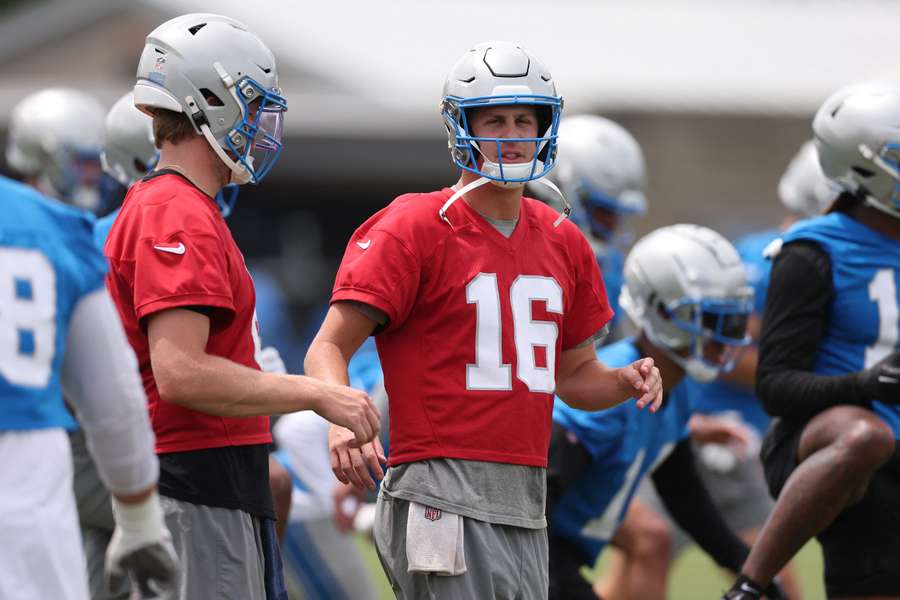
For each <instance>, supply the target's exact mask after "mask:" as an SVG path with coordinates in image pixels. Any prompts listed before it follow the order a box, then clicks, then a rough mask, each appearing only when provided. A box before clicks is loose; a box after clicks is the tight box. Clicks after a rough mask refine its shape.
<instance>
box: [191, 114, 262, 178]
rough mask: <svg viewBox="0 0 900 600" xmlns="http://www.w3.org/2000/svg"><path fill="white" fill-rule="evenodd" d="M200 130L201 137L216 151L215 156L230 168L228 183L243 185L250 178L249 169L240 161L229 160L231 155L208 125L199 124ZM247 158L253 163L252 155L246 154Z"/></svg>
mask: <svg viewBox="0 0 900 600" xmlns="http://www.w3.org/2000/svg"><path fill="white" fill-rule="evenodd" d="M200 131H201V132H202V133H203V137H205V138H206V141H207V142H208V143H209V145H210V147H211V148H212V149H213V152H215V153H216V156H218V157H219V160H221V161H222V162H223V163H225V166H227V167H228V168H229V169H231V181H230V182H229V183H237V184H238V185H244V184H245V183H248V182H249V181H250V179H251V175H250V171H248V170H247V167H245V166H244V165H243V164H241V163H236V162H234V161H233V160H231V157H230V156H228V154H227V153H226V152H225V150H224V149H223V148H222V146H220V145H219V142H218V141H216V138H215V137H214V136H213V134H212V131H210V130H209V125H207V124H206V123H204V124H203V125H201V126H200ZM247 160H248V161H250V163H251V164H252V163H253V157H252V156H248V157H247Z"/></svg>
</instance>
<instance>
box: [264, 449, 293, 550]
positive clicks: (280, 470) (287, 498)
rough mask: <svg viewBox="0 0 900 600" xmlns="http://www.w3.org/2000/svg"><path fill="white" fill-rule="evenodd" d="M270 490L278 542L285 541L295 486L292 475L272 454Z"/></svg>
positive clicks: (270, 460)
mask: <svg viewBox="0 0 900 600" xmlns="http://www.w3.org/2000/svg"><path fill="white" fill-rule="evenodd" d="M269 489H270V490H271V492H272V505H273V507H274V508H275V531H276V534H277V535H278V541H283V540H284V533H285V529H286V528H287V524H288V515H289V514H290V512H291V494H292V493H293V490H294V484H293V482H291V474H290V473H288V471H287V469H285V468H284V467H283V466H281V463H280V462H278V461H277V460H276V459H275V458H274V457H273V456H272V455H271V454H270V455H269Z"/></svg>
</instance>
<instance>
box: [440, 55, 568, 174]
mask: <svg viewBox="0 0 900 600" xmlns="http://www.w3.org/2000/svg"><path fill="white" fill-rule="evenodd" d="M511 104H527V105H531V106H534V107H535V108H536V109H537V113H538V137H536V138H517V139H513V138H488V137H475V136H473V135H472V132H471V131H470V130H469V123H468V118H469V112H468V111H469V110H470V109H472V108H478V107H480V106H486V105H493V106H497V105H511ZM561 113H562V98H561V97H560V96H559V95H557V93H556V84H555V83H554V82H553V78H552V77H551V76H550V72H549V71H548V70H547V69H546V68H545V67H544V65H543V64H541V62H540V61H539V60H538V59H537V58H535V57H534V56H533V55H532V54H530V53H529V52H528V51H527V50H524V49H523V48H522V47H521V46H519V45H518V44H514V43H511V42H497V41H495V42H485V43H482V44H478V45H477V46H475V47H474V48H472V49H471V50H469V51H468V52H466V53H465V55H463V57H462V58H461V59H459V61H457V63H456V64H455V65H454V66H453V68H452V69H451V70H450V74H449V75H447V79H446V80H445V82H444V92H443V100H442V101H441V115H442V116H443V117H444V125H445V127H446V128H447V139H448V145H449V147H450V156H451V158H452V159H453V162H454V163H455V164H456V166H458V167H459V168H460V169H464V170H466V171H471V172H473V173H475V174H477V175H479V176H481V177H485V178H487V179H489V180H491V181H492V182H494V183H496V184H498V185H502V186H510V187H521V186H523V185H525V182H527V181H531V180H533V179H538V178H540V177H543V176H544V175H546V174H547V173H548V172H549V171H550V169H552V168H553V164H554V162H555V159H556V131H557V128H558V127H559V117H560V115H561ZM511 141H517V142H524V143H530V144H534V156H533V157H532V160H531V161H530V162H525V163H510V164H507V163H504V162H503V158H502V157H501V156H500V144H501V143H502V142H511ZM484 144H497V149H498V152H497V161H498V162H496V163H495V162H492V161H490V160H487V158H486V157H485V156H484V155H483V153H482V151H481V146H483V145H484ZM479 155H481V156H480V158H479Z"/></svg>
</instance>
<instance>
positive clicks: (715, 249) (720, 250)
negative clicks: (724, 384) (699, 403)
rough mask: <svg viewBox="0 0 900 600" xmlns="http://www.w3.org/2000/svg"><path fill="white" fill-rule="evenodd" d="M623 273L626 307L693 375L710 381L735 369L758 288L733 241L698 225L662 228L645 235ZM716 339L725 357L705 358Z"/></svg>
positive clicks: (622, 300)
mask: <svg viewBox="0 0 900 600" xmlns="http://www.w3.org/2000/svg"><path fill="white" fill-rule="evenodd" d="M623 275H624V283H623V286H622V293H621V295H620V297H619V303H620V304H621V306H622V308H623V309H624V310H625V312H626V313H627V314H628V316H629V317H630V318H631V320H632V321H633V322H634V323H635V325H636V326H637V327H638V328H640V329H641V330H643V331H644V333H645V334H646V335H647V337H648V338H649V339H650V340H651V341H652V342H653V343H654V344H655V345H657V346H659V347H660V348H661V349H662V350H664V351H665V352H666V354H668V355H669V357H671V358H672V360H674V361H675V362H676V363H678V364H679V365H681V366H682V367H683V368H684V369H685V372H686V373H687V374H688V375H689V376H691V377H693V378H694V379H696V380H698V381H711V380H713V379H715V378H716V376H717V375H718V374H719V373H721V372H726V371H728V370H730V369H731V368H733V367H734V361H735V359H736V357H737V353H738V350H739V348H741V347H742V346H746V345H747V344H749V343H750V338H749V336H748V335H747V320H748V318H749V316H750V314H751V313H752V312H753V290H752V288H750V287H749V286H748V285H747V272H746V269H745V268H744V263H743V261H741V257H740V255H739V254H738V253H737V250H735V248H734V246H732V245H731V242H729V241H728V240H726V239H725V238H724V237H722V236H721V235H719V234H718V233H716V232H715V231H713V230H712V229H708V228H706V227H700V226H699V225H671V226H669V227H663V228H661V229H657V230H656V231H653V232H652V233H650V234H648V235H646V236H645V237H643V238H641V239H640V240H638V242H637V243H636V244H635V245H634V248H632V250H631V252H630V253H629V254H628V257H627V258H626V259H625V268H624V273H623ZM709 342H718V343H720V344H722V345H723V346H724V352H723V353H722V356H721V357H720V360H718V361H715V362H711V361H710V360H709V359H708V358H707V357H705V356H704V350H705V349H704V346H705V345H706V344H708V343H709ZM684 350H687V355H686V356H685V355H684Z"/></svg>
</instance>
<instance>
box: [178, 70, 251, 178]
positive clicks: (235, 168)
mask: <svg viewBox="0 0 900 600" xmlns="http://www.w3.org/2000/svg"><path fill="white" fill-rule="evenodd" d="M217 64H218V63H217ZM185 102H187V105H188V107H189V108H190V109H191V114H190V115H188V116H189V117H190V119H191V121H193V122H194V123H197V122H198V120H201V119H202V121H201V122H200V133H201V134H203V137H204V138H206V143H208V144H209V146H210V148H212V149H213V152H215V153H216V156H218V157H219V160H221V161H222V162H223V163H225V166H227V167H228V168H229V169H230V170H231V179H230V181H229V183H236V184H238V185H243V184H245V183H249V182H250V180H251V179H252V177H253V176H252V174H251V173H250V171H249V170H248V169H247V167H246V166H244V165H243V164H240V163H236V162H234V161H233V160H231V157H230V156H228V154H227V153H226V152H225V149H224V148H222V146H221V145H220V144H219V142H218V140H216V138H215V136H214V135H213V134H212V131H211V130H210V129H209V123H207V122H206V116H205V115H203V111H201V110H200V107H199V106H197V101H196V100H194V97H193V96H186V97H185ZM198 114H199V115H201V116H200V117H199V118H195V117H196V116H197V115H198ZM247 160H249V161H250V164H251V165H252V164H253V162H252V161H253V157H252V156H249V157H247Z"/></svg>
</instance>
